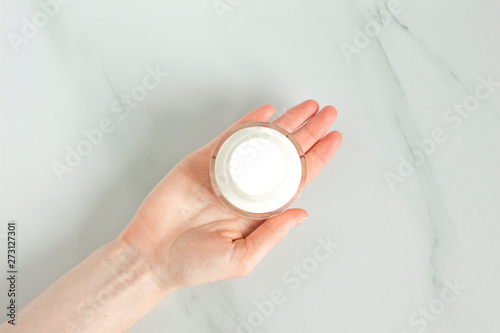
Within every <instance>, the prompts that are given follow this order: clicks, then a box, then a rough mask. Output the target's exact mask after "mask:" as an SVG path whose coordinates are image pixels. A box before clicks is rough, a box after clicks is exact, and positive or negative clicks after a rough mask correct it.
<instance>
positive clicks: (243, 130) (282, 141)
mask: <svg viewBox="0 0 500 333" xmlns="http://www.w3.org/2000/svg"><path fill="white" fill-rule="evenodd" d="M306 174H307V166H306V158H305V155H304V152H303V151H302V148H301V147H300V145H299V143H298V142H297V140H295V138H294V137H293V136H292V135H291V134H290V133H288V132H287V131H286V130H284V129H283V128H281V127H279V126H277V125H274V124H271V123H268V122H249V123H244V124H241V125H238V126H236V127H235V128H233V129H231V130H230V131H229V132H228V133H226V134H225V135H224V136H223V137H222V138H221V139H220V140H219V142H218V143H217V145H216V147H215V149H214V152H213V154H212V157H211V161H210V180H211V183H212V187H213V189H214V191H215V193H216V195H217V196H218V197H219V199H220V200H221V202H222V203H223V204H224V205H225V206H226V207H227V208H228V209H230V210H231V211H232V212H234V213H236V214H238V215H240V216H243V217H246V218H252V219H264V218H269V217H271V216H274V215H278V214H279V213H281V212H283V211H285V210H286V209H287V208H288V207H289V206H290V205H291V204H292V203H293V202H294V201H295V200H296V199H297V198H298V196H299V195H300V193H301V192H302V189H303V188H304V185H305V180H306Z"/></svg>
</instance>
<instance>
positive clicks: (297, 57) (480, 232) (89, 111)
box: [0, 0, 500, 333]
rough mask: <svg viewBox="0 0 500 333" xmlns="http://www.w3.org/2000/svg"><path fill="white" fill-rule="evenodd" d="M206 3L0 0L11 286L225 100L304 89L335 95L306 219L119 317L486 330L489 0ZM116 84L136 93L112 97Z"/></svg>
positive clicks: (301, 328)
mask: <svg viewBox="0 0 500 333" xmlns="http://www.w3.org/2000/svg"><path fill="white" fill-rule="evenodd" d="M221 3H222V4H225V5H226V7H224V8H226V11H224V12H223V13H222V14H221V13H218V12H217V11H216V9H215V8H214V4H213V1H212V0H203V1H201V0H197V1H188V2H183V1H124V0H120V1H118V0H108V1H81V0H71V1H69V2H68V3H67V4H62V5H59V8H58V9H57V12H55V13H54V15H53V17H51V18H50V19H48V22H47V23H46V25H44V26H41V27H40V28H38V31H29V27H28V25H29V23H26V22H33V15H35V20H37V21H36V22H35V23H38V24H39V25H40V24H43V23H44V22H43V18H44V17H43V14H40V11H41V10H42V9H41V7H40V5H39V3H38V2H37V1H34V0H33V1H17V0H3V1H2V2H1V4H0V6H1V8H0V15H1V22H2V23H1V24H2V39H1V47H2V49H1V60H0V61H1V71H2V72H1V76H0V77H1V79H0V80H1V82H2V97H1V102H0V103H1V110H2V122H1V145H2V149H1V163H2V166H1V175H2V178H1V185H0V189H1V196H0V211H1V221H2V222H1V228H2V229H1V230H0V231H1V232H5V227H6V223H7V220H16V221H17V222H18V225H19V227H18V229H19V233H20V236H19V237H20V239H19V256H20V258H19V260H20V268H19V271H20V277H19V279H20V281H19V290H20V292H19V299H18V301H19V305H20V306H21V307H22V306H24V305H26V304H27V303H28V302H29V301H30V300H32V299H33V298H35V297H36V295H38V294H39V293H40V292H42V290H44V289H45V288H46V287H47V286H49V285H50V284H51V283H52V282H53V281H55V280H56V279H57V278H58V277H59V276H60V275H62V274H63V273H64V272H66V271H67V270H68V269H69V268H71V267H72V266H73V265H75V264H76V263H78V262H79V261H81V260H82V259H83V258H85V257H86V256H87V255H88V254H90V253H91V252H92V251H93V250H95V249H96V248H98V247H99V246H100V245H102V244H104V243H105V242H107V241H109V240H111V239H112V238H113V237H115V236H116V235H117V234H118V232H119V231H120V230H122V229H123V228H124V226H125V225H126V224H127V223H128V221H129V220H130V218H131V217H132V215H133V213H134V212H135V209H136V208H137V207H138V205H139V203H140V202H141V201H142V199H143V198H144V196H145V195H146V194H147V193H148V192H149V190H150V189H151V188H152V187H153V186H154V185H155V184H156V183H157V182H158V181H159V180H160V179H161V178H162V176H163V175H164V174H165V173H166V172H168V170H169V169H170V168H171V167H172V166H173V165H175V164H176V163H177V162H178V161H179V160H180V159H181V158H182V157H184V156H185V155H187V154H188V153H190V152H191V151H192V150H194V149H196V148H197V147H199V146H201V145H202V144H204V143H205V142H207V141H208V140H210V139H211V138H213V137H214V136H216V135H217V134H218V133H219V132H220V131H222V130H223V129H224V128H226V127H227V126H228V125H229V124H231V123H232V122H233V121H234V120H236V119H237V118H239V117H240V116H241V115H243V114H244V113H246V112H247V111H249V110H251V109H254V108H256V107H258V106H260V105H262V104H268V103H269V104H273V105H274V106H275V107H276V110H277V114H280V113H282V112H283V111H284V110H285V109H286V108H287V107H291V106H293V105H295V104H297V103H299V102H301V101H303V100H305V99H309V98H312V99H316V100H317V101H318V102H319V103H320V104H321V105H326V104H333V105H335V106H336V107H337V109H338V110H339V118H338V121H337V123H336V124H335V125H334V127H333V128H332V129H337V130H340V131H341V132H342V133H343V135H344V144H343V146H342V148H341V149H340V151H339V152H338V154H337V156H336V157H335V158H334V160H333V162H332V163H331V164H329V165H328V167H327V168H326V170H325V171H324V172H323V173H322V174H321V176H320V177H319V178H318V179H317V180H316V181H314V182H313V183H312V184H311V186H310V187H309V188H307V190H306V191H305V192H304V193H303V195H302V196H301V197H300V199H299V201H298V202H297V203H296V205H295V206H300V207H303V208H305V209H307V210H308V212H309V214H310V218H309V219H308V221H307V222H306V223H304V224H303V225H301V226H300V227H298V228H297V229H295V230H293V231H292V232H291V233H290V234H289V235H288V236H287V237H286V239H285V240H284V241H283V242H282V243H281V244H280V245H279V246H278V247H277V248H276V249H274V250H273V251H272V253H271V254H270V255H269V256H268V257H267V258H265V260H264V261H263V262H262V263H261V264H260V265H259V266H258V267H257V269H256V270H255V271H254V272H253V273H252V274H251V275H249V276H248V277H245V278H242V279H236V280H230V281H224V282H219V283H212V284H208V285H203V286H199V287H195V288H190V289H185V290H180V291H177V292H175V293H174V294H172V295H170V296H169V297H167V298H166V299H165V300H164V301H163V303H161V304H160V305H159V306H158V307H157V308H156V309H155V310H154V311H153V312H151V313H150V314H149V315H148V316H147V317H145V318H144V319H143V320H142V321H141V322H140V323H138V324H137V325H136V326H135V327H133V328H132V329H131V330H130V332H210V333H211V332H247V331H253V332H314V333H318V332H328V333H329V332H348V333H349V332H354V333H357V332H360V333H361V332H363V333H365V332H383V333H391V332H394V333H402V332H407V333H411V332H444V333H462V332H463V333H468V332H482V333H494V332H499V331H500V321H499V317H498V313H499V312H500V282H499V281H500V264H499V261H500V257H499V255H500V243H499V240H500V227H499V222H500V209H499V206H500V205H499V201H500V186H499V185H500V145H499V142H500V86H498V85H497V86H496V87H495V86H494V87H493V88H491V87H490V88H491V90H492V92H489V91H488V90H485V87H484V84H483V83H482V81H481V80H483V79H480V77H482V78H484V79H485V80H487V79H488V77H491V78H492V80H493V81H495V82H500V62H499V56H500V23H499V20H498V18H499V14H500V5H499V2H498V1H495V0H490V1H488V0H464V1H453V0H446V1H444V0H443V1H431V0H401V2H400V5H399V7H398V6H396V5H397V3H396V5H395V2H393V1H390V2H389V4H383V3H381V2H376V1H374V0H364V1H357V2H355V1H346V0H334V1H327V0H323V1H311V2H308V1H296V0H290V1H274V2H269V1H264V0H253V1H239V0H231V1H229V0H222V1H221ZM228 3H232V4H233V5H228ZM219 5H220V4H219ZM227 6H230V9H231V10H229V9H227V8H228V7H227ZM221 8H222V7H221ZM49 9H52V10H53V11H54V7H50V8H49ZM389 9H392V12H393V13H392V14H391V15H388V10H389ZM219 14H220V15H219ZM37 15H38V16H37ZM24 17H25V18H26V20H27V21H26V20H23V18H24ZM382 25H383V27H382V28H381V29H380V31H378V30H377V29H378V27H381V26H382ZM357 29H359V30H364V29H373V30H372V31H376V32H378V34H376V35H373V34H372V35H373V37H369V38H368V41H367V40H364V39H363V37H362V36H357V38H356V40H355V37H356V34H357V32H356V31H359V30H357ZM23 33H24V35H23ZM30 33H31V35H30ZM347 44H350V45H351V46H348V45H347ZM365 44H368V45H365ZM353 47H356V49H355V50H354V49H353ZM342 48H344V50H350V51H351V52H354V53H352V54H351V56H350V57H349V60H350V61H347V58H346V56H345V55H344V54H343V51H342ZM16 49H17V51H18V52H15V51H16ZM157 68H158V69H159V70H160V71H162V72H163V73H168V76H167V74H165V75H164V76H165V77H158V78H157V80H158V81H159V83H158V84H155V82H154V81H153V80H149V79H147V80H146V84H147V85H149V87H150V88H151V90H150V91H146V90H144V89H142V88H140V86H141V85H142V84H143V80H144V79H145V78H146V77H147V75H148V71H151V70H155V69H157ZM153 86H154V87H153ZM138 87H139V88H138ZM131 92H134V93H135V95H136V97H137V98H138V99H140V98H141V97H142V96H141V95H140V94H141V92H142V93H144V92H146V93H147V96H146V97H145V99H144V100H142V101H140V102H138V103H134V101H133V100H131V101H130V102H126V101H122V104H121V105H126V104H127V103H130V105H134V107H133V108H132V107H131V108H130V112H128V113H125V112H124V110H123V109H120V103H119V102H116V100H117V98H120V99H121V98H122V97H121V96H123V95H124V94H130V93H131ZM476 93H477V94H479V96H480V97H481V98H482V100H479V102H478V104H479V105H474V102H476V101H478V100H476V99H475V98H474V97H473V96H474V94H476ZM486 95H488V96H486ZM462 103H466V104H467V103H469V104H468V105H469V106H468V107H472V108H474V111H472V112H470V113H469V112H468V111H465V112H462V115H460V113H458V112H457V111H456V110H455V111H453V107H454V105H455V104H457V105H460V104H462ZM105 119H109V120H108V122H109V123H106V122H107V121H106V120H105ZM103 121H104V124H102V122H103ZM99 124H101V125H103V126H104V128H107V129H109V126H111V128H112V129H113V130H112V131H111V132H110V133H107V134H105V135H104V138H103V140H102V143H100V144H99V145H97V146H94V147H93V148H92V151H91V152H90V154H89V155H88V156H86V157H84V158H83V159H82V161H80V162H79V161H73V162H74V163H75V164H74V165H75V167H74V168H72V169H71V170H72V172H71V173H64V174H62V176H61V180H59V179H58V177H57V176H56V173H55V172H54V170H53V163H54V162H58V163H66V162H65V157H66V154H67V147H70V148H71V149H77V146H78V145H79V144H80V143H81V142H82V140H84V139H85V136H84V134H83V133H82V131H84V130H91V129H94V128H96V127H98V126H99ZM110 124H111V125H110ZM429 139H432V140H433V142H434V143H433V144H432V145H433V146H434V147H431V145H430V144H429V141H428V140H429ZM436 141H438V142H437V143H436ZM422 142H426V143H427V148H429V147H430V148H432V149H430V151H429V156H425V157H424V155H423V153H422V152H421V151H422V148H419V145H421V143H422ZM84 145H85V144H83V145H80V149H84V150H85V148H88V147H86V146H84ZM411 151H415V153H414V156H415V158H416V160H415V161H414V162H415V163H418V166H417V167H416V169H415V170H412V169H411V168H408V166H406V169H405V168H404V167H403V166H400V164H401V163H403V162H401V160H400V157H401V158H403V159H405V160H409V155H410V153H411ZM77 162H79V163H77ZM401 165H402V164H401ZM398 168H400V170H399V171H398ZM388 172H390V173H391V174H388ZM399 172H401V174H400V173H399ZM387 175H390V177H392V178H391V179H392V180H393V181H394V182H396V183H394V184H393V185H394V186H392V187H391V186H390V183H389V182H388V181H387V179H386V177H387ZM397 177H400V178H397ZM328 237H330V240H331V241H332V242H334V243H335V244H337V245H338V246H336V247H335V248H334V249H332V253H331V254H330V253H328V255H326V253H327V252H324V251H323V252H321V255H322V256H319V257H318V254H319V253H320V252H317V251H316V252H315V249H316V248H317V247H318V246H321V242H319V241H318V238H320V239H323V240H324V241H326V240H327V238H328ZM2 242H3V239H2ZM4 251H5V245H4V243H3V244H2V253H4ZM315 253H316V254H317V258H320V259H321V260H323V259H324V260H323V261H319V262H318V260H317V259H315V257H314V255H315ZM2 257H3V255H2ZM316 264H317V265H316ZM2 265H4V263H3V262H2ZM294 265H296V266H297V267H300V266H302V265H304V266H305V267H306V269H308V270H309V271H310V273H307V275H306V273H305V272H306V271H304V269H303V268H301V270H302V273H294V272H297V271H292V268H293V267H294ZM2 267H4V266H2ZM297 274H300V276H302V278H299V275H297ZM3 280H4V279H2V283H3V284H2V300H3V299H4V298H3V297H4V290H5V283H4V281H3ZM454 281H456V282H458V284H460V285H461V286H465V290H459V291H455V292H456V294H458V296H455V295H453V294H452V293H451V291H450V290H449V289H447V288H448V287H447V285H449V284H450V283H454ZM273 290H274V292H273ZM443 290H444V291H443ZM280 292H281V293H282V295H281V296H280V297H278V299H277V300H278V301H279V302H278V303H279V304H276V305H275V306H274V309H272V311H270V309H268V308H266V309H263V310H262V309H260V310H259V308H258V307H257V306H256V305H255V304H256V303H259V302H261V303H262V302H263V301H264V300H269V299H271V294H272V293H273V294H274V296H276V295H275V294H277V293H278V294H279V293H280ZM442 294H443V295H444V297H445V298H446V299H447V300H448V302H447V303H446V304H445V303H444V302H442V301H440V299H441V297H442V296H441V295H442ZM275 298H276V297H275ZM264 303H265V304H268V305H269V303H268V301H264ZM443 304H444V307H443V308H440V306H443ZM429 308H430V310H428V309H429ZM426 309H427V310H426ZM420 311H422V312H420ZM424 311H429V312H428V314H427V315H426V314H424ZM2 313H3V312H2ZM421 313H422V314H421ZM425 316H427V319H425V318H426V317H425ZM3 320H4V319H2V321H3ZM245 323H246V324H245ZM251 324H253V325H254V326H255V327H254V328H252V330H249V329H244V328H242V327H244V326H245V325H251ZM239 326H241V327H239ZM249 327H251V326H249Z"/></svg>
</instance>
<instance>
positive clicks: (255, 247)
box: [241, 209, 308, 274]
mask: <svg viewBox="0 0 500 333" xmlns="http://www.w3.org/2000/svg"><path fill="white" fill-rule="evenodd" d="M307 217H308V214H307V212H306V211H305V210H303V209H288V210H286V211H285V212H283V213H281V214H279V215H277V216H274V217H272V218H270V219H267V220H266V221H265V222H264V223H262V224H261V225H260V226H259V227H258V228H257V229H255V230H254V231H253V232H252V233H251V234H250V235H248V236H247V237H246V238H245V246H244V247H245V256H244V258H243V259H244V260H242V261H243V262H241V264H242V265H243V266H244V267H243V268H242V269H243V271H244V272H245V273H246V274H248V273H250V272H251V271H252V270H253V269H254V268H255V266H257V264H258V263H259V262H260V261H261V260H262V258H264V257H265V256H266V254H268V253H269V251H271V249H272V248H274V247H275V246H276V245H278V243H279V242H281V240H282V239H283V238H285V236H286V234H287V233H288V232H289V231H290V230H291V229H292V228H293V227H295V226H297V225H299V224H300V223H302V222H303V221H304V220H305V219H306V218H307Z"/></svg>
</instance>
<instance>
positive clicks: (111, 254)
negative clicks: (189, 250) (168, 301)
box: [103, 236, 175, 298]
mask: <svg viewBox="0 0 500 333" xmlns="http://www.w3.org/2000/svg"><path fill="white" fill-rule="evenodd" d="M103 250H104V253H105V254H104V259H105V260H106V261H107V262H108V263H109V267H110V270H111V272H112V274H113V275H114V276H116V279H117V281H121V282H122V283H127V284H129V285H131V286H132V287H134V288H137V289H138V290H140V291H144V292H145V293H147V294H154V295H156V298H157V297H161V298H164V297H165V296H167V295H168V294H169V293H171V292H173V291H174V290H175V288H173V287H171V286H167V285H165V284H164V283H163V282H162V281H163V280H164V279H162V278H161V277H159V276H158V273H157V272H156V270H155V269H154V263H152V262H151V261H150V260H148V257H147V256H146V255H144V253H143V252H142V251H139V250H138V249H136V248H135V247H134V246H132V245H131V244H130V243H129V242H127V241H126V240H125V239H124V238H123V237H121V236H119V237H117V238H116V239H114V240H113V241H111V242H110V243H108V244H106V245H105V246H104V247H103ZM118 283H119V282H118Z"/></svg>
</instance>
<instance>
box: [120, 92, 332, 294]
mask: <svg viewBox="0 0 500 333" xmlns="http://www.w3.org/2000/svg"><path fill="white" fill-rule="evenodd" d="M318 109H319V106H318V104H317V103H316V102H315V101H312V100H309V101H305V102H303V103H301V104H299V105H297V106H295V107H293V108H291V109H290V110H288V111H287V112H286V113H285V114H283V115H282V116H281V117H279V118H278V119H277V120H276V121H274V123H275V124H276V125H278V126H281V127H283V128H284V129H286V130H287V131H288V132H290V133H292V134H293V136H294V137H295V138H296V139H297V141H298V142H299V144H300V145H301V147H302V149H303V151H304V152H305V153H306V162H307V169H308V172H307V179H306V186H307V184H309V183H310V182H311V181H312V180H313V179H314V178H315V177H316V175H317V174H318V173H319V172H320V171H321V169H322V168H323V167H324V166H325V164H326V163H327V162H328V161H329V160H330V159H331V158H332V157H333V155H334V154H335V152H336V151H337V149H338V148H339V146H340V144H341V142H342V136H341V134H340V133H339V132H336V131H334V132H330V133H328V134H327V135H325V134H326V133H327V131H328V130H329V128H330V127H331V125H332V124H333V122H334V121H335V119H336V117H337V111H336V110H335V108H333V107H332V106H326V107H324V108H323V109H322V110H321V111H319V112H318ZM273 114H274V108H273V107H272V106H270V105H265V106H262V107H260V108H258V109H256V110H254V111H251V112H250V113H248V114H246V115H245V116H244V117H243V118H241V119H240V120H239V121H238V122H236V123H235V124H233V125H232V126H231V127H230V128H229V129H231V128H233V127H234V126H236V125H239V124H242V123H245V122H251V121H268V120H269V119H271V117H272V116H273ZM304 123H305V125H304V126H302V125H303V124H304ZM301 126H302V127H301ZM299 127H300V128H299ZM229 129H228V130H229ZM228 130H226V132H227V131H228ZM226 132H224V133H222V134H221V135H220V136H219V137H217V138H215V139H214V140H212V141H211V142H210V143H208V144H206V145H205V146H203V147H201V148H200V149H198V150H196V151H195V152H193V153H191V154H190V155H189V156H187V157H186V158H184V159H183V160H182V161H181V162H180V163H179V164H177V165H176V166H175V167H174V168H173V169H172V170H171V171H170V172H169V173H168V174H167V175H166V176H165V177H164V178H163V179H162V180H161V182H160V183H158V185H157V186H156V187H155V188H154V189H153V191H151V193H150V194H149V195H148V196H147V198H146V199H145V200H144V202H143V203H142V204H141V206H140V207H139V209H138V211H137V213H136V215H135V216H134V218H133V219H132V221H131V222H130V224H129V225H128V227H127V228H126V229H125V230H124V231H123V232H122V234H121V235H120V237H121V238H122V239H123V240H124V241H125V242H126V243H128V244H129V245H130V246H131V247H132V248H133V249H134V250H135V251H137V252H139V253H140V254H141V255H142V256H143V257H144V259H145V260H146V262H147V263H148V264H149V266H150V267H151V269H152V270H153V271H154V272H155V273H156V274H155V276H156V277H157V279H158V284H159V285H160V286H161V287H162V288H165V289H170V290H172V289H177V288H181V287H188V286H194V285H198V284H203V283H208V282H213V281H217V280H223V279H228V278H233V277H241V276H244V275H246V274H248V273H249V272H251V271H252V269H253V268H254V267H255V266H256V265H257V264H258V263H259V262H260V261H261V259H262V258H263V257H264V256H265V255H266V254H267V253H268V252H269V251H270V250H271V249H272V248H273V247H274V246H275V245H276V244H278V243H279V242H280V241H281V239H283V237H284V236H285V235H286V234H287V232H288V231H289V230H290V229H291V228H293V227H294V226H295V225H297V224H298V223H300V222H301V221H303V220H304V219H305V218H306V217H307V212H305V211H304V210H303V209H288V210H286V211H285V212H283V213H281V214H279V215H277V216H274V217H272V218H269V219H267V220H251V219H246V218H243V217H241V216H238V215H236V214H234V213H232V212H231V211H229V210H228V209H227V208H226V207H225V206H224V205H223V204H222V203H221V202H220V201H219V199H218V198H217V197H216V195H215V193H214V191H213V189H212V186H211V183H210V176H209V164H210V158H211V155H212V152H213V149H214V147H215V145H216V144H217V141H218V140H219V138H221V137H222V136H223V135H224V134H225V133H226Z"/></svg>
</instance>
